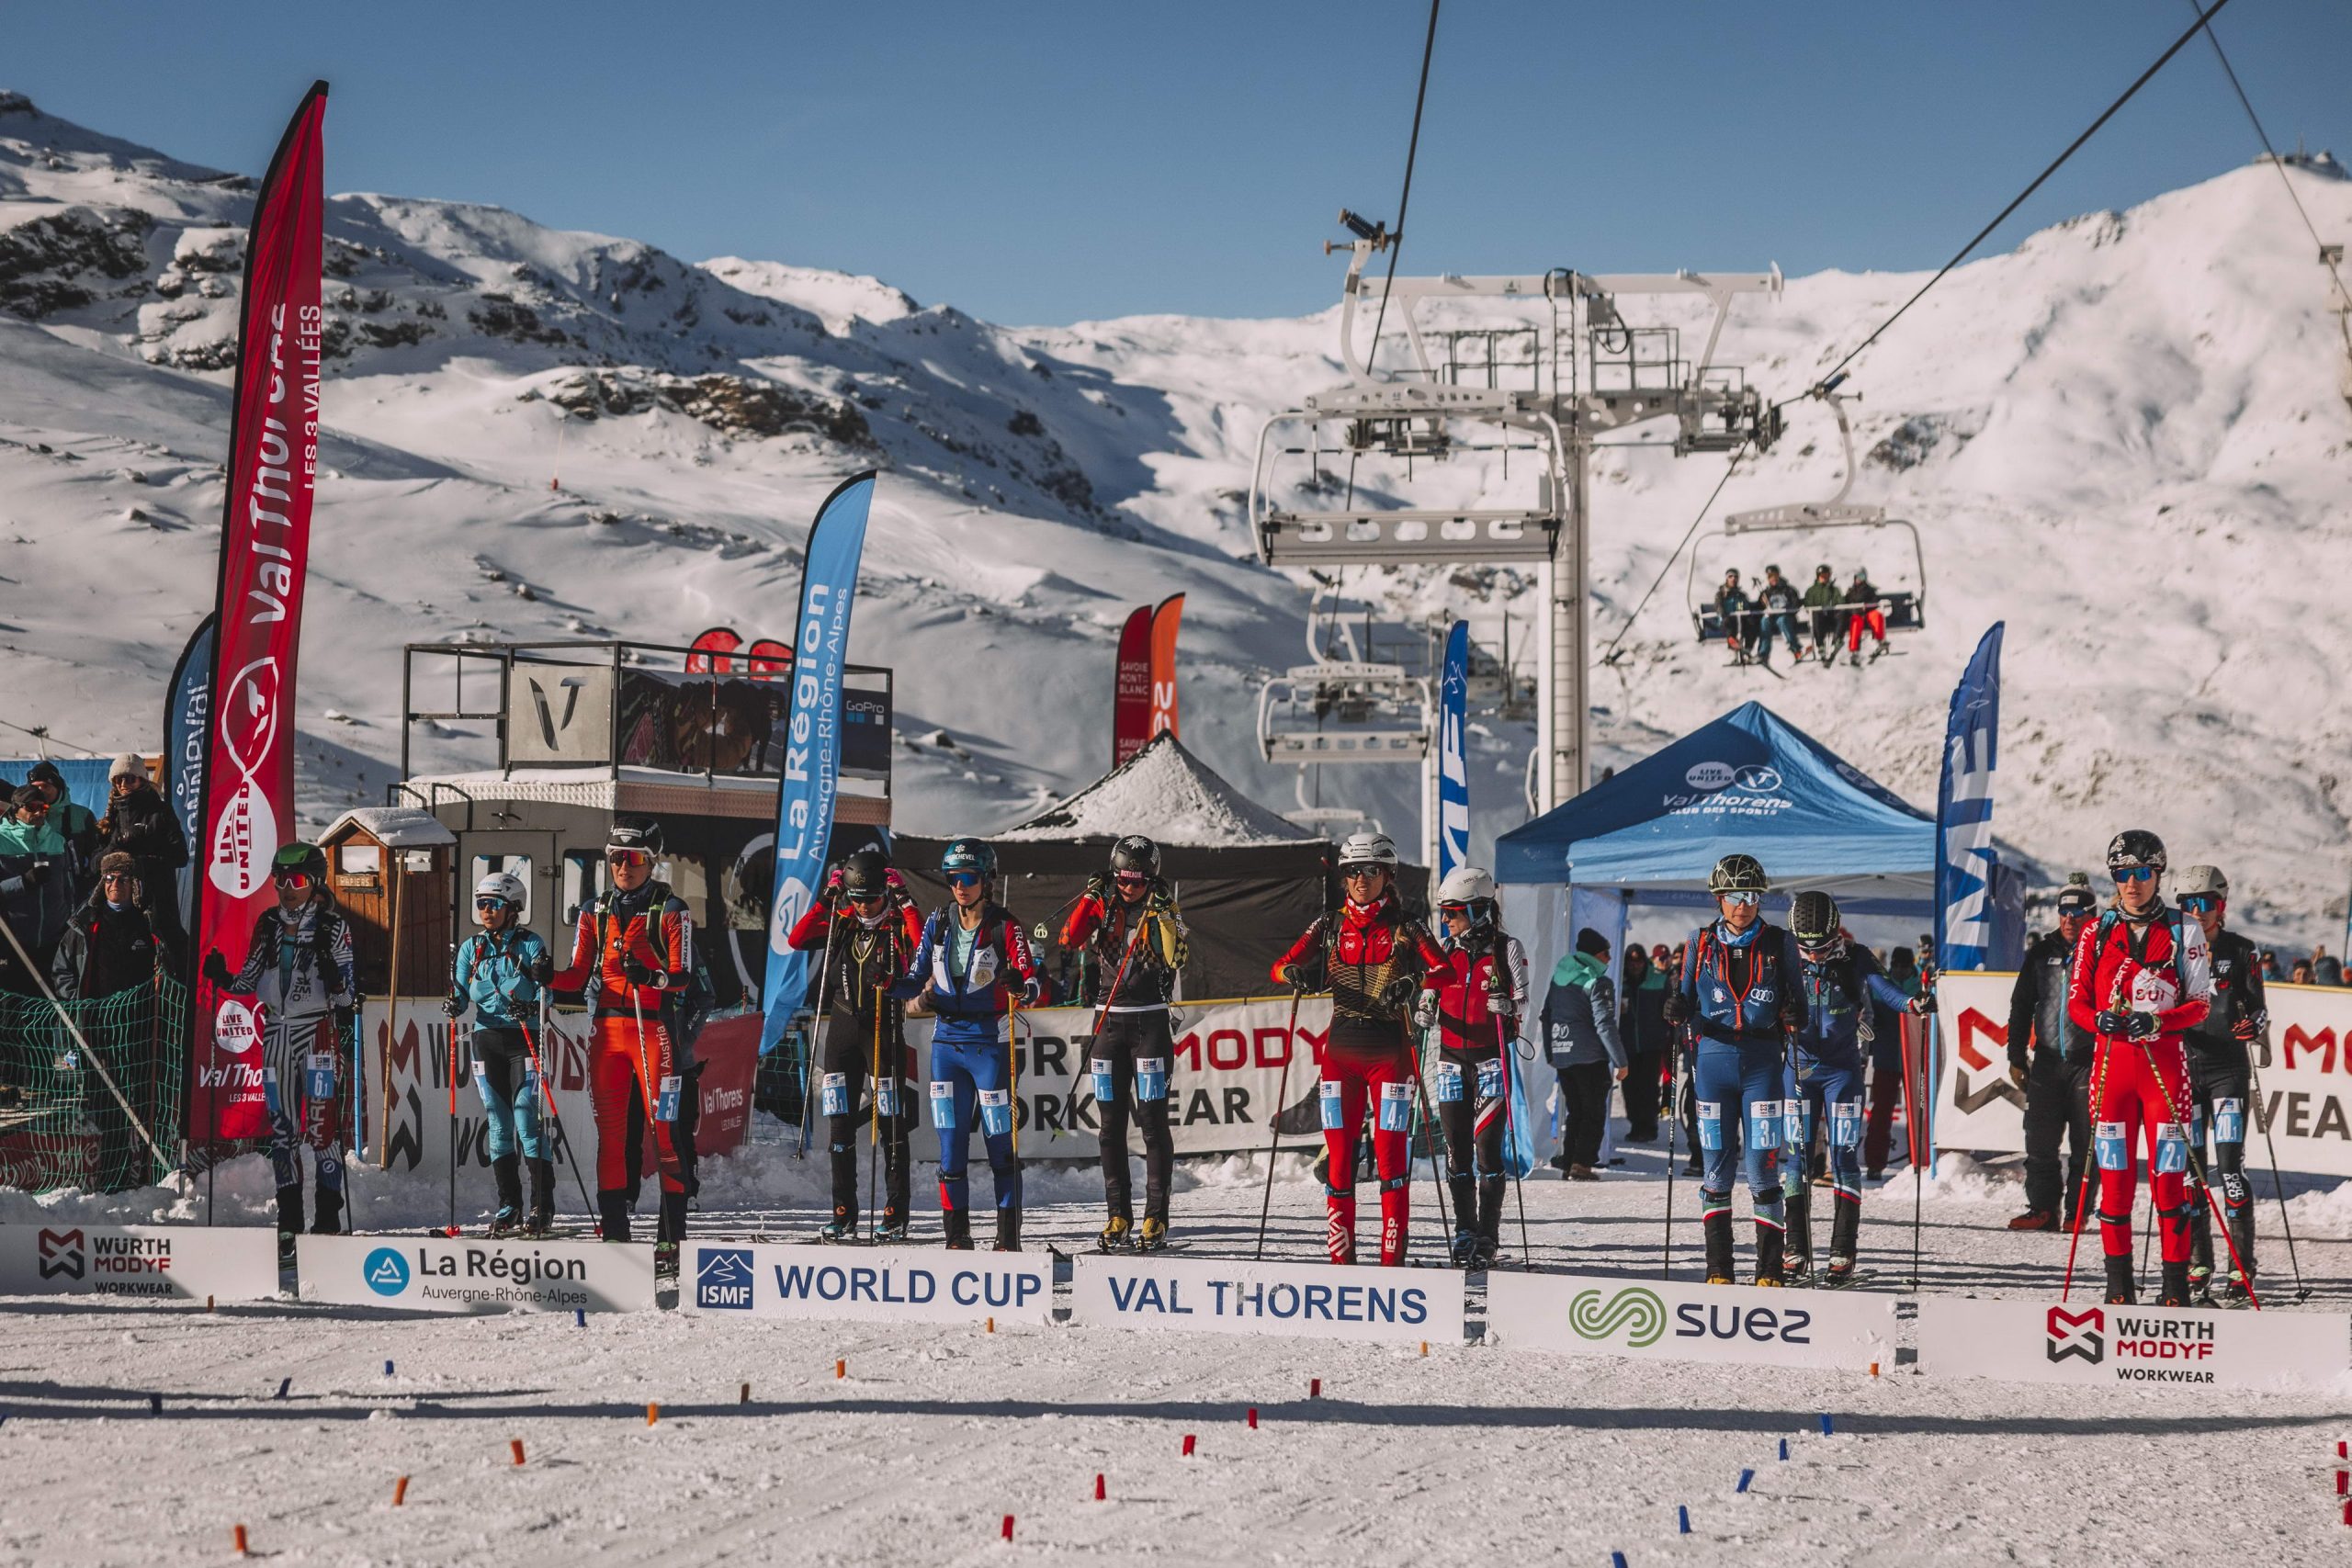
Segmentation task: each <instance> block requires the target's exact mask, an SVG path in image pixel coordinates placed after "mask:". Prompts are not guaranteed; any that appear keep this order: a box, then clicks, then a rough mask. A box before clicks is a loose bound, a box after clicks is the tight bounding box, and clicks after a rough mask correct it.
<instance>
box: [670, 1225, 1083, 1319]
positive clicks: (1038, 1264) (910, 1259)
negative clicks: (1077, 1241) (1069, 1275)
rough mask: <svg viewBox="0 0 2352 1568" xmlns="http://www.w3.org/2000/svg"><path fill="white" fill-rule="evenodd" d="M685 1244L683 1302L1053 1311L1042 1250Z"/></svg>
mask: <svg viewBox="0 0 2352 1568" xmlns="http://www.w3.org/2000/svg"><path fill="white" fill-rule="evenodd" d="M684 1251H685V1262H684V1268H683V1269H682V1270H681V1273H680V1280H679V1289H678V1305H679V1306H680V1307H681V1308H683V1309H684V1310H685V1311H687V1312H706V1313H713V1314H718V1315H721V1316H724V1315H726V1314H730V1313H732V1314H738V1315H741V1316H745V1317H822V1318H854V1319H859V1320H862V1321H865V1322H874V1323H978V1322H980V1321H981V1320H982V1319H984V1318H991V1317H993V1318H999V1319H1002V1320H1003V1321H1005V1322H1009V1323H1046V1322H1049V1321H1050V1320H1051V1319H1052V1317H1053V1315H1054V1260H1053V1255H1052V1254H1051V1253H1049V1252H1004V1253H993V1252H944V1251H942V1250H940V1249H939V1248H937V1247H791V1246H778V1245H773V1244H768V1243H759V1244H752V1243H734V1242H724V1241H701V1242H689V1243H687V1244H686V1247H685V1249H684Z"/></svg>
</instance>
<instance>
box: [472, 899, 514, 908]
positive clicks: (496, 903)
mask: <svg viewBox="0 0 2352 1568" xmlns="http://www.w3.org/2000/svg"><path fill="white" fill-rule="evenodd" d="M474 908H477V909H505V908H513V906H511V905H510V904H508V903H507V902H506V900H505V899H503V898H477V899H475V900H474Z"/></svg>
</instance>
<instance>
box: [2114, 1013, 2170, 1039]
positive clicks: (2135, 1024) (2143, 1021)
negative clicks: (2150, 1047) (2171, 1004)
mask: <svg viewBox="0 0 2352 1568" xmlns="http://www.w3.org/2000/svg"><path fill="white" fill-rule="evenodd" d="M2162 1032H2164V1026H2163V1024H2162V1023H2160V1022H2159V1021H2157V1019H2156V1015H2155V1014H2154V1013H2152V1012H2128V1013H2125V1014H2124V1015H2123V1037H2124V1038H2125V1039H2126V1040H2153V1039H2154V1038H2155V1037H2156V1036H2157V1035H2158V1034H2160V1033H2162Z"/></svg>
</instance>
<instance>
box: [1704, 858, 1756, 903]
mask: <svg viewBox="0 0 2352 1568" xmlns="http://www.w3.org/2000/svg"><path fill="white" fill-rule="evenodd" d="M1707 891H1708V892H1710V893H1713V894H1716V895H1718V896H1720V895H1722V894H1725V893H1761V892H1763V891H1764V868H1763V866H1762V865H1760V864H1758V863H1757V859H1756V857H1755V856H1754V855H1725V856H1724V858H1723V859H1721V860H1719V861H1717V862H1716V863H1715V869H1714V870H1713V871H1711V872H1709V873H1708V874H1707Z"/></svg>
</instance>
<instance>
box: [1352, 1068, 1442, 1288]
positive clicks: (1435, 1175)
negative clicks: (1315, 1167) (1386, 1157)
mask: <svg viewBox="0 0 2352 1568" xmlns="http://www.w3.org/2000/svg"><path fill="white" fill-rule="evenodd" d="M1415 1034H1416V1035H1417V1036H1418V1038H1417V1039H1416V1040H1415V1041H1414V1043H1413V1049H1412V1053H1411V1054H1412V1058H1413V1088H1414V1089H1415V1090H1416V1091H1417V1092H1419V1095H1420V1097H1421V1125H1422V1126H1423V1127H1425V1128H1429V1127H1434V1128H1435V1129H1436V1130H1437V1136H1436V1137H1434V1138H1430V1139H1429V1140H1428V1142H1429V1150H1430V1186H1432V1187H1435V1188H1436V1189H1437V1224H1438V1229H1439V1231H1440V1233H1441V1234H1443V1233H1449V1232H1451V1231H1452V1230H1453V1219H1452V1217H1451V1216H1450V1215H1449V1214H1448V1213H1446V1202H1445V1179H1446V1177H1447V1176H1448V1175H1451V1174H1452V1173H1453V1139H1452V1138H1449V1137H1447V1136H1446V1135H1445V1123H1444V1122H1441V1121H1439V1120H1438V1119H1437V1116H1436V1114H1435V1113H1434V1112H1433V1111H1431V1110H1430V1086H1429V1083H1428V1081H1427V1080H1426V1079H1425V1078H1424V1077H1423V1075H1422V1073H1421V1053H1422V1052H1423V1051H1425V1050H1426V1049H1428V1046H1429V1036H1428V1035H1427V1034H1425V1033H1421V1032H1419V1031H1418V1030H1417V1031H1415ZM1442 1039H1443V1035H1442V1032H1441V1035H1440V1040H1441V1042H1442ZM1442 1048H1443V1046H1442V1044H1441V1046H1440V1049H1442ZM1373 1125H1374V1127H1375V1128H1376V1127H1378V1126H1379V1125H1380V1118H1379V1113H1378V1111H1377V1110H1376V1109H1375V1111H1374V1115H1373ZM1425 1135H1426V1134H1425ZM1440 1144H1443V1145H1445V1169H1444V1171H1442V1172H1441V1171H1440V1170H1439V1169H1438V1168H1437V1150H1438V1145H1440ZM1373 1168H1374V1170H1375V1171H1377V1170H1378V1169H1379V1168H1380V1164H1379V1154H1378V1151H1377V1150H1375V1151H1374V1156H1373ZM1412 1169H1413V1145H1412V1142H1411V1140H1410V1139H1409V1137H1408V1140H1407V1142H1406V1145H1405V1172H1406V1174H1407V1175H1408V1176H1409V1175H1411V1174H1412ZM1349 1175H1350V1179H1351V1180H1352V1179H1353V1177H1354V1173H1353V1172H1350V1173H1349ZM1452 1256H1453V1253H1452V1250H1451V1248H1450V1247H1449V1249H1448V1252H1447V1257H1448V1258H1451V1257H1452Z"/></svg>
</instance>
